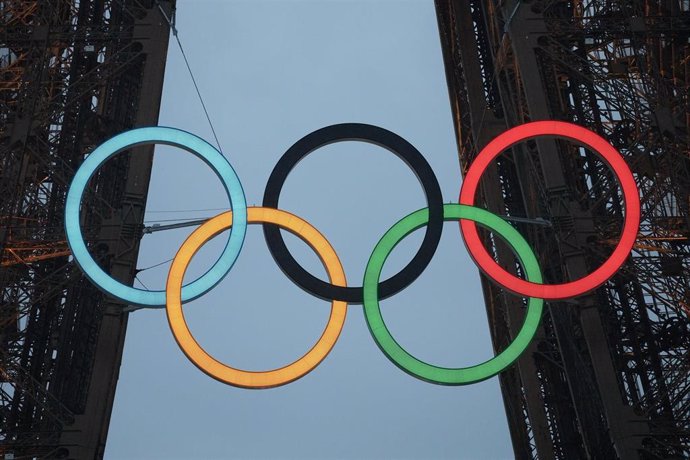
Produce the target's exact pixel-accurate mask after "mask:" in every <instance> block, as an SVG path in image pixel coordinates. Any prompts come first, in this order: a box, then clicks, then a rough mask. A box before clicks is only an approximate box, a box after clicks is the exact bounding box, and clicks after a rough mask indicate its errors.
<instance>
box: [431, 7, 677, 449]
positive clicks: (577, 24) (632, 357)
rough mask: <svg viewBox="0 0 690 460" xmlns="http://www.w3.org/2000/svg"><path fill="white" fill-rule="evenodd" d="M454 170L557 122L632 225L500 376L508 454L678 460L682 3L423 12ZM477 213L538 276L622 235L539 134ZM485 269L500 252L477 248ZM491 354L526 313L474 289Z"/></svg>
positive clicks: (493, 289) (587, 263)
mask: <svg viewBox="0 0 690 460" xmlns="http://www.w3.org/2000/svg"><path fill="white" fill-rule="evenodd" d="M436 8H437V15H438V21H439V29H440V34H441V44H442V48H443V54H444V60H445V66H446V74H447V81H448V86H449V92H450V99H451V105H452V109H453V115H454V117H455V128H456V134H457V143H458V148H459V153H460V164H461V167H462V168H463V171H465V170H466V168H467V166H468V164H469V163H470V162H471V161H472V159H473V158H474V156H475V155H476V154H477V152H478V151H479V150H480V149H481V148H482V147H483V146H484V145H486V143H487V142H488V141H489V140H490V139H492V138H493V137H495V136H496V135H497V134H499V133H500V132H502V131H504V130H506V129H507V128H509V127H512V126H515V125H518V124H521V123H524V122H528V121H532V120H542V119H556V120H565V121H571V122H574V123H577V124H580V125H583V126H585V127H588V128H589V129H591V130H593V131H595V132H597V133H599V134H601V135H603V136H604V137H605V138H607V139H608V140H609V141H610V142H611V143H612V144H613V145H614V146H615V147H616V148H617V149H618V150H619V151H620V152H621V154H622V155H623V156H624V157H625V159H626V161H627V162H628V164H629V165H630V166H631V168H632V170H633V173H634V175H635V179H636V182H637V185H638V187H639V189H640V194H641V199H642V225H641V228H640V232H639V235H638V240H637V244H636V245H635V247H634V250H633V253H632V255H631V257H630V258H629V259H628V261H627V263H626V264H625V265H624V267H623V268H622V269H621V270H620V272H619V274H618V275H616V276H615V277H614V278H613V279H612V280H611V281H609V282H608V283H606V284H605V285H604V286H603V287H602V288H600V289H598V290H596V291H595V292H592V293H590V294H588V295H584V296H581V297H579V298H577V299H573V300H572V301H568V302H550V303H548V308H547V313H546V314H545V315H544V318H543V326H542V330H541V332H540V334H539V338H538V340H536V341H535V342H534V343H533V345H532V348H531V349H530V350H529V351H528V353H526V354H525V356H524V357H523V358H522V359H520V361H519V362H518V365H517V366H515V367H514V368H513V369H512V370H511V371H509V372H506V373H504V374H503V375H502V376H501V378H500V382H501V388H502V392H503V399H504V404H505V409H506V414H507V417H508V422H509V426H510V433H511V438H512V442H513V447H514V452H515V455H516V457H517V458H521V459H522V458H539V459H576V458H606V459H611V458H621V459H656V458H658V459H669V458H687V457H688V456H690V395H689V392H690V378H689V375H690V373H689V370H690V356H689V355H688V352H689V350H688V349H689V347H690V327H689V324H688V314H690V308H689V305H690V258H689V257H688V255H689V254H690V241H689V240H688V238H689V237H690V201H689V196H690V137H689V136H688V131H689V130H690V2H688V1H687V0H619V1H605V0H572V1H563V0H539V1H538V0H534V1H530V2H528V1H515V0H436ZM481 192H482V199H483V201H484V203H485V205H486V206H487V208H488V209H490V210H491V211H493V212H496V213H498V214H503V215H510V216H516V217H526V218H530V219H536V218H544V219H546V220H547V221H548V222H549V223H550V225H549V226H545V225H533V224H530V223H529V220H519V221H518V222H514V224H515V225H516V227H517V228H518V229H519V230H520V231H521V232H522V234H523V235H525V236H526V237H527V238H528V240H529V241H530V243H531V244H532V245H533V247H534V248H535V250H536V251H537V253H538V254H539V259H540V262H541V264H542V270H543V271H544V273H545V278H546V279H547V280H549V281H551V282H562V281H566V280H569V279H575V278H579V277H581V276H583V275H585V274H586V273H589V272H590V271H591V270H592V268H596V267H597V266H598V265H599V264H600V263H601V262H602V261H603V260H604V259H605V258H606V257H607V255H608V254H609V253H610V252H611V250H612V248H613V246H614V245H615V244H616V240H617V236H618V234H619V232H620V229H621V226H622V215H623V211H622V209H621V196H620V191H619V187H618V184H617V182H616V180H615V178H614V177H613V175H612V173H611V171H610V170H609V169H608V168H607V166H606V165H605V164H604V163H603V162H602V161H601V160H599V159H598V157H597V156H596V155H594V154H593V153H592V152H589V151H587V150H586V149H584V148H582V147H581V146H578V145H575V144H573V143H569V142H565V141H563V140H558V139H554V138H539V139H537V140H532V141H528V142H524V143H521V144H519V145H516V146H514V147H513V148H511V149H510V151H508V152H506V153H504V154H503V155H502V156H501V157H500V160H498V161H497V162H496V163H495V164H494V165H493V166H492V168H491V170H490V171H488V173H487V175H486V177H485V178H484V179H483V182H482V184H481ZM485 241H486V244H487V247H489V248H491V249H493V251H494V254H495V256H496V257H497V260H498V261H499V262H500V263H502V264H504V265H505V266H507V267H515V258H514V256H513V255H512V254H511V253H510V252H509V251H508V250H507V249H506V247H504V246H503V245H502V244H501V243H500V242H497V241H494V240H492V239H491V238H489V237H488V235H485ZM482 286H483V290H484V296H485V300H486V307H487V311H488V314H489V320H490V326H491V332H492V337H493V341H494V347H495V348H496V349H497V350H499V349H502V348H503V347H505V346H506V344H507V342H508V340H509V339H510V337H511V336H512V334H514V332H515V330H516V329H517V328H519V326H520V324H521V321H522V318H523V316H524V300H523V299H520V298H517V297H515V296H512V295H510V294H506V293H505V292H504V290H502V289H500V288H499V287H497V286H495V285H494V284H492V283H491V282H490V281H488V280H486V279H483V282H482Z"/></svg>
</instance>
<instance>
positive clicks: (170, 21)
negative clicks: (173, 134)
mask: <svg viewBox="0 0 690 460" xmlns="http://www.w3.org/2000/svg"><path fill="white" fill-rule="evenodd" d="M156 6H158V9H159V10H160V12H161V14H162V15H163V17H164V18H165V21H166V22H167V23H168V26H170V30H171V31H172V34H173V37H175V41H176V42H177V46H178V48H180V53H182V58H183V59H184V63H185V65H186V66H187V70H188V71H189V76H190V77H191V78H192V83H193V84H194V89H195V90H196V94H197V96H199V102H201V107H202V108H203V109H204V114H205V115H206V120H208V124H209V126H210V127H211V132H212V133H213V138H214V139H215V140H216V145H217V146H218V150H219V151H220V153H223V149H222V148H221V146H220V141H219V140H218V135H217V134H216V129H215V128H214V127H213V122H212V121H211V116H210V115H209V113H208V109H207V108H206V104H205V103H204V98H203V97H202V96H201V91H200V90H199V85H198V84H197V82H196V78H194V72H192V66H191V65H190V64H189V59H187V54H186V53H185V52H184V48H183V47H182V42H181V41H180V36H179V34H178V30H177V27H176V26H175V13H174V12H173V14H172V19H171V18H170V17H168V15H167V14H166V13H165V10H164V9H163V7H162V6H161V4H160V2H159V1H158V0H156Z"/></svg>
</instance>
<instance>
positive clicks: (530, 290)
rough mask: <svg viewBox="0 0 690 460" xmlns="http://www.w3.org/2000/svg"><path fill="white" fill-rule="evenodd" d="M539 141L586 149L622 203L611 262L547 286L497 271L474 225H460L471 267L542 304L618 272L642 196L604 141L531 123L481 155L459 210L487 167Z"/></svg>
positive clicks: (560, 126)
mask: <svg viewBox="0 0 690 460" xmlns="http://www.w3.org/2000/svg"><path fill="white" fill-rule="evenodd" d="M538 136H558V137H564V138H566V139H571V140H574V141H578V142H580V143H582V144H584V145H586V146H588V147H590V148H591V149H592V150H594V151H595V152H597V153H598V154H599V155H600V156H601V158H602V159H603V160H604V162H606V163H607V164H608V165H609V166H610V167H611V168H612V169H613V172H614V173H615V174H616V176H617V177H618V180H619V182H620V184H621V187H622V189H623V200H624V202H625V223H624V225H623V232H622V235H621V238H620V241H619V243H618V245H617V246H616V248H615V249H614V251H613V253H612V254H611V256H610V257H609V259H608V260H606V261H605V262H604V263H603V264H602V265H601V266H600V267H599V268H598V269H596V270H595V271H593V272H592V273H590V274H589V275H587V276H584V277H583V278H580V279H578V280H575V281H571V282H567V283H561V284H551V285H545V284H536V283H533V282H530V281H525V280H521V279H519V278H516V277H515V276H514V275H512V274H510V273H508V272H507V271H506V270H504V269H503V268H502V267H501V266H500V265H498V264H497V263H496V262H495V261H494V259H493V257H492V256H490V255H489V253H488V252H487V251H486V249H485V248H484V245H483V244H482V241H481V239H480V238H479V234H478V233H477V227H476V226H475V225H474V222H471V221H468V220H464V221H462V222H460V229H461V231H462V233H463V236H464V238H465V242H466V243H467V249H468V251H469V252H470V255H471V256H472V258H473V259H474V261H475V263H476V264H477V265H478V266H479V268H480V269H481V270H482V271H483V272H484V273H486V275H487V276H488V277H489V278H491V279H493V280H494V281H496V282H497V283H498V284H500V285H501V286H503V287H504V288H506V289H508V290H510V291H512V292H515V293H517V294H521V295H525V296H531V297H539V298H541V299H551V300H557V299H566V298H571V297H577V296H579V295H581V294H584V293H585V292H589V291H591V290H593V289H595V288H597V287H599V286H601V285H602V284H604V283H605V282H606V281H607V280H608V279H609V278H611V277H612V276H613V275H614V274H615V273H616V271H618V269H619V268H620V266H621V265H622V264H623V263H624V262H625V259H627V257H628V255H629V254H630V250H631V249H632V247H633V244H634V243H635V239H636V238H637V231H638V229H639V226H640V196H639V192H638V190H637V185H636V184H635V179H634V178H633V175H632V172H630V168H629V167H628V165H627V164H626V163H625V160H623V157H622V156H621V155H620V153H618V151H617V150H616V149H615V148H614V147H613V146H612V145H611V144H609V143H608V142H606V140H605V139H603V138H602V137H600V136H599V135H597V134H595V133H593V132H592V131H590V130H588V129H585V128H583V127H581V126H577V125H574V124H572V123H565V122H562V121H535V122H532V123H526V124H524V125H519V126H516V127H514V128H511V129H509V130H508V131H505V132H504V133H502V134H501V135H499V136H498V137H497V138H495V139H494V140H492V141H491V142H489V144H488V145H487V146H486V147H484V149H483V150H482V151H481V152H479V155H477V158H476V159H475V160H474V162H473V163H472V165H471V166H470V169H469V170H468V171H467V174H466V175H465V180H464V181H463V184H462V189H461V191H460V200H459V201H460V204H465V205H469V206H472V205H474V198H475V195H476V192H477V186H478V184H479V179H480V178H481V176H482V174H483V173H484V171H485V170H486V168H487V167H488V166H489V164H490V163H491V161H492V160H493V159H494V158H496V157H497V156H498V155H499V154H500V153H501V152H502V151H504V150H506V149H508V148H510V147H511V146H513V145H515V144H516V143H518V142H520V141H524V140H526V139H530V138H533V137H538Z"/></svg>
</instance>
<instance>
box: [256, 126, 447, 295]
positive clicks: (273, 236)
mask: <svg viewBox="0 0 690 460" xmlns="http://www.w3.org/2000/svg"><path fill="white" fill-rule="evenodd" d="M342 141H363V142H369V143H372V144H375V145H378V146H381V147H384V148H385V149H387V150H390V151H391V152H393V153H395V154H396V155H397V156H398V157H399V158H400V159H401V160H403V161H404V162H405V163H406V164H407V165H408V166H409V167H410V168H411V169H412V170H413V171H414V173H415V175H416V176H417V179H418V180H419V182H420V184H421V185H422V188H423V189H424V194H425V195H426V201H427V206H428V207H429V223H428V225H427V226H426V233H425V234H424V240H423V241H422V245H421V246H420V248H419V250H418V251H417V253H416V254H415V256H414V257H413V258H412V260H411V261H410V262H409V263H408V264H407V265H406V266H405V268H403V269H402V270H401V271H400V272H398V273H397V274H396V275H394V276H392V277H391V278H389V279H387V280H385V281H381V282H380V283H379V298H380V299H384V298H386V297H390V296H392V295H394V294H396V293H398V292H400V291H402V290H403V289H405V288H406V287H407V286H409V285H410V283H412V282H413V281H414V280H415V279H417V277H418V276H419V275H420V274H421V273H422V272H423V271H424V269H425V268H426V267H427V265H429V262H430V261H431V258H432V257H433V256H434V253H435V252H436V248H437V247H438V243H439V241H440V239H441V231H442V229H443V199H442V197H441V187H440V186H439V185H438V180H437V179H436V175H434V172H433V171H432V169H431V166H429V163H427V161H426V159H425V158H424V156H422V154H421V153H419V151H418V150H417V149H416V148H414V146H413V145H412V144H410V143H409V142H407V141H406V140H405V139H403V138H402V137H400V136H398V135H397V134H395V133H393V132H391V131H388V130H386V129H383V128H379V127H378V126H372V125H366V124H361V123H343V124H338V125H331V126H327V127H325V128H321V129H319V130H317V131H314V132H312V133H310V134H307V135H306V136H304V137H303V138H302V139H300V140H299V141H297V142H296V143H295V144H294V145H293V146H292V147H290V148H289V149H288V151H287V152H285V154H284V155H283V156H282V157H281V158H280V160H279V161H278V163H277V164H276V166H275V168H273V171H272V172H271V176H270V177H269V178H268V182H267V183H266V190H265V191H264V202H263V206H264V207H267V208H276V209H277V208H278V199H279V197H280V192H281V190H282V188H283V185H284V184H285V179H287V176H288V174H290V171H292V168H294V167H295V166H296V165H297V163H299V162H300V161H301V160H302V159H303V158H304V157H306V156H307V155H309V154H310V153H311V152H313V151H314V150H316V149H318V148H319V147H323V146H325V145H328V144H333V143H335V142H342ZM263 227H264V237H265V238H266V244H267V245H268V249H269V250H270V251H271V255H272V256H273V259H274V260H275V261H276V263H277V264H278V266H279V267H280V269H281V270H282V271H283V273H285V275H286V276H287V277H288V278H290V279H291V280H292V281H293V282H294V283H295V284H297V285H298V286H300V287H301V288H302V289H304V290H305V291H307V292H309V293H310V294H313V295H315V296H317V297H320V298H322V299H324V300H328V301H331V300H343V301H346V302H349V303H362V297H363V290H362V288H361V287H342V286H334V285H333V284H330V283H327V282H325V281H322V280H320V279H318V278H316V277H315V276H313V275H312V274H311V273H309V272H308V271H306V270H305V269H304V268H302V266H301V265H300V264H299V263H298V262H297V261H296V260H295V258H294V257H292V254H290V252H289V251H288V248H287V246H286V245H285V240H283V237H282V235H281V234H280V229H279V228H278V226H276V225H267V224H264V226H263Z"/></svg>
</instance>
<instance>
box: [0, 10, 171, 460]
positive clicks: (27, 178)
mask: <svg viewBox="0 0 690 460" xmlns="http://www.w3.org/2000/svg"><path fill="white" fill-rule="evenodd" d="M173 8H174V0H166V1H160V2H159V1H155V0H81V1H79V0H41V1H29V0H2V1H0V75H2V78H1V79H0V196H2V199H1V200H0V206H1V211H0V249H1V252H2V265H1V266H0V342H1V345H0V454H3V455H4V456H5V457H4V458H15V459H19V458H100V457H102V455H103V450H104V447H105V439H106V435H107V429H108V423H109V419H110V411H111V408H112V402H113V398H114V393H115V385H116V383H117V375H118V372H119V365H120V359H121V354H122V346H123V343H124V334H125V328H126V325H127V314H126V313H125V312H124V310H123V305H121V304H117V303H114V302H112V301H111V300H109V299H106V298H104V296H103V295H102V294H100V293H99V292H98V291H97V290H96V289H95V288H94V287H93V286H92V285H91V283H89V282H88V281H87V280H86V279H85V278H84V277H83V275H82V274H81V272H80V270H79V269H78V268H77V267H76V266H75V265H74V264H73V263H72V262H71V261H70V258H69V251H68V248H67V246H66V243H65V236H64V227H63V222H62V220H63V213H64V200H65V195H66V192H67V187H68V184H69V182H70V179H71V177H72V175H73V174H74V171H75V170H76V168H77V167H78V166H79V164H80V163H81V161H82V160H83V159H84V157H85V155H87V154H88V153H89V152H90V151H91V150H92V149H93V148H94V147H95V146H96V145H98V144H99V143H100V142H102V141H103V140H105V139H107V138H109V137H111V136H113V135H115V134H117V133H119V132H121V131H123V130H126V129H128V128H131V127H134V126H140V125H151V124H156V122H157V119H158V109H159V106H160V97H161V91H162V83H163V72H164V68H165V60H166V53H167V46H168V37H169V24H168V22H167V20H166V16H168V17H169V16H170V15H171V13H172V10H173ZM142 149H143V150H142V152H140V153H139V154H137V155H133V156H132V157H131V159H130V158H129V157H130V155H126V154H123V155H120V156H118V158H117V159H116V160H113V161H111V162H109V163H108V164H107V165H106V166H105V167H104V168H103V169H102V170H101V171H100V172H99V173H98V174H97V176H96V177H95V178H94V179H93V180H92V182H91V187H90V189H91V192H90V194H89V196H88V197H87V198H86V199H85V201H84V203H83V210H82V228H83V230H84V233H85V235H86V237H87V240H88V241H89V243H90V247H91V249H92V251H93V254H94V255H95V257H97V258H98V260H99V261H100V262H101V263H102V264H103V266H104V267H106V268H107V269H109V271H110V273H111V274H112V275H113V276H115V277H118V278H119V279H121V280H123V281H125V282H132V280H133V277H134V275H135V265H136V258H137V252H138V244H139V239H140V237H141V228H142V221H143V213H144V205H145V201H146V194H147V189H148V180H149V173H150V167H151V161H152V149H151V147H150V146H149V147H142Z"/></svg>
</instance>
